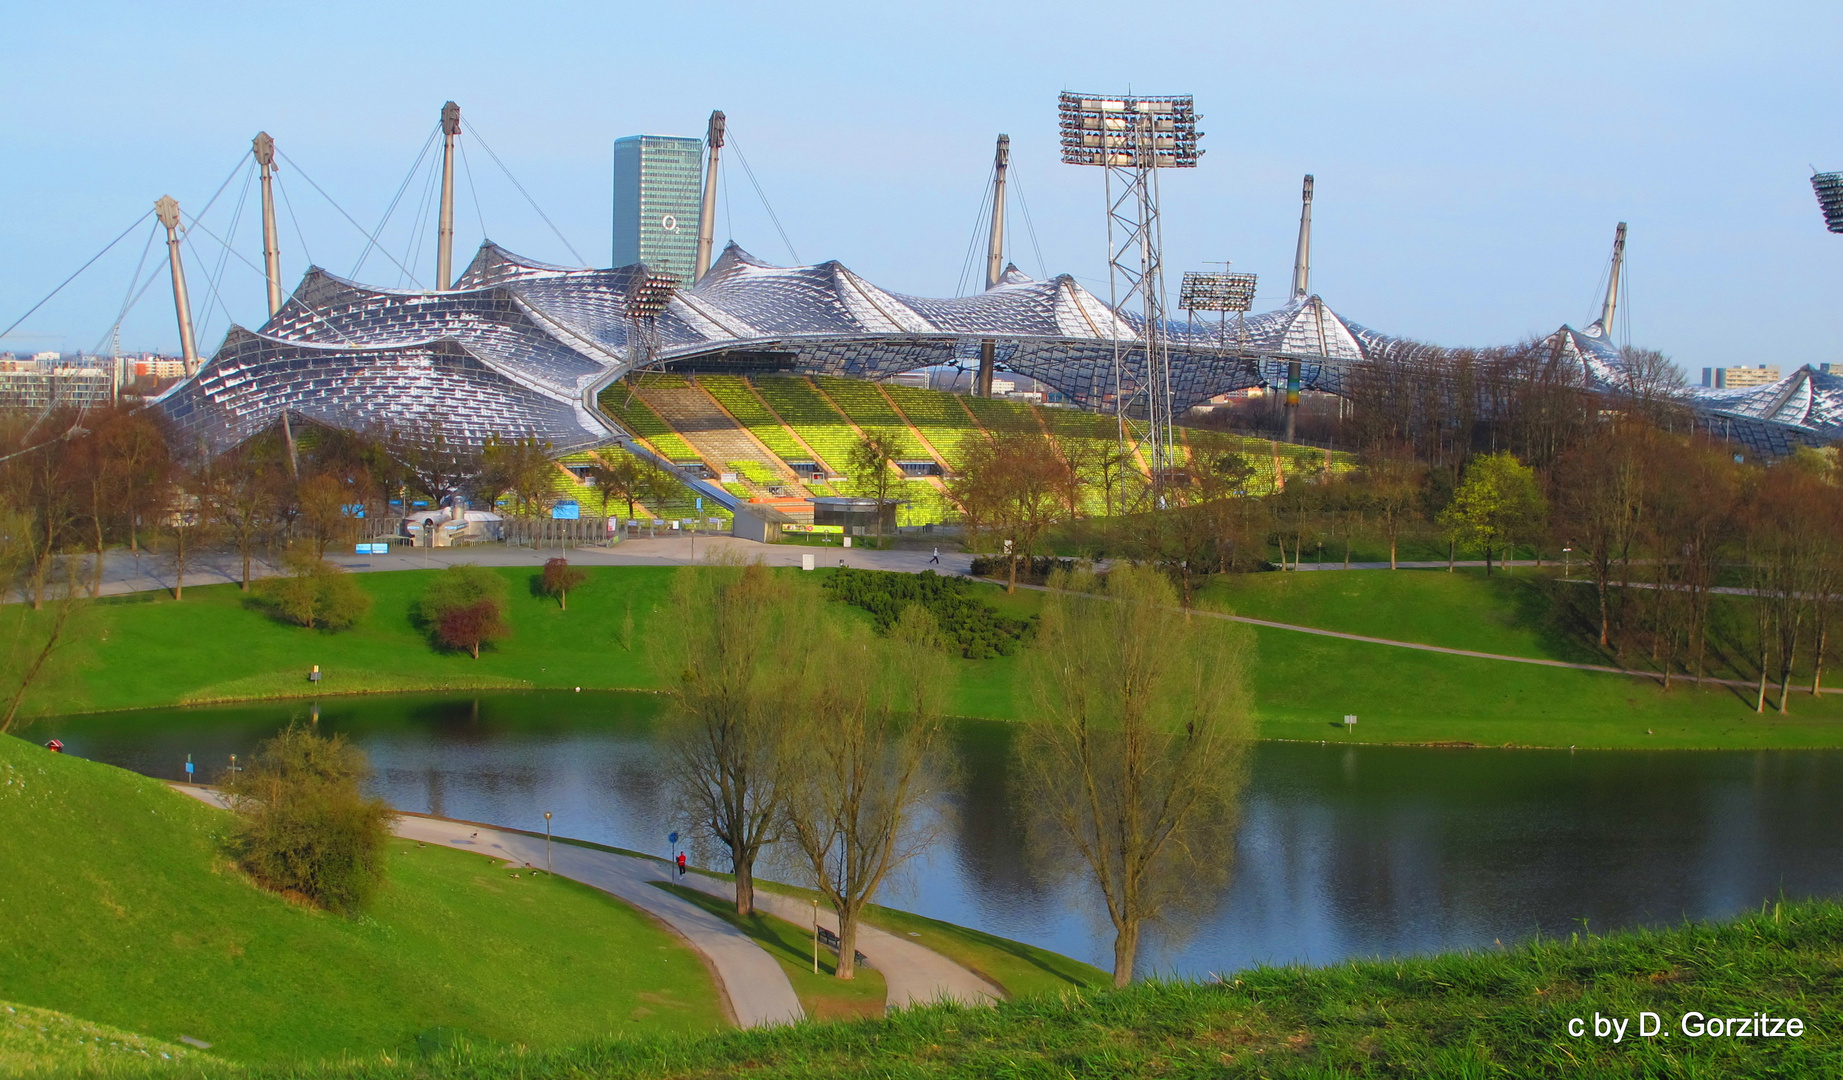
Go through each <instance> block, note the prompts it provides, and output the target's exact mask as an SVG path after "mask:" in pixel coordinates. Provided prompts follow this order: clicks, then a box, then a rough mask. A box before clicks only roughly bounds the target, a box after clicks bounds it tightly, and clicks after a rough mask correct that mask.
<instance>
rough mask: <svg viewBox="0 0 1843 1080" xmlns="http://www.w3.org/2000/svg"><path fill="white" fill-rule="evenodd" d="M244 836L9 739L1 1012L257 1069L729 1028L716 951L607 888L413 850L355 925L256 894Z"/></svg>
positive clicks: (208, 812) (174, 800) (178, 803)
mask: <svg viewBox="0 0 1843 1080" xmlns="http://www.w3.org/2000/svg"><path fill="white" fill-rule="evenodd" d="M228 822H229V818H228V815H227V814H226V813H225V812H224V811H222V810H217V809H214V808H212V807H208V806H205V805H203V804H202V803H199V802H196V801H194V800H192V799H189V798H187V797H185V796H182V795H179V794H178V793H176V792H174V791H172V790H171V789H169V788H167V787H165V786H164V785H162V784H160V783H158V782H156V781H153V780H149V779H146V778H144V777H141V776H137V775H135V774H133V773H129V772H125V771H123V770H120V769H114V768H111V767H109V766H106V765H99V764H96V763H93V762H88V761H83V760H80V759H77V758H69V757H63V756H60V755H54V754H51V753H48V752H47V751H45V750H43V749H41V748H39V747H37V746H34V745H32V744H30V743H26V742H24V741H21V740H19V739H14V738H8V737H0V867H4V868H5V873H6V886H5V887H4V888H3V889H0V999H3V1000H5V1001H8V1002H14V1003H23V1004H28V1005H32V1006H35V1007H40V1008H46V1009H52V1010H56V1011H59V1012H62V1013H66V1014H69V1015H70V1016H72V1017H79V1018H81V1019H82V1020H84V1021H86V1022H93V1023H98V1024H104V1025H109V1026H112V1027H115V1028H120V1029H123V1030H125V1031H130V1032H136V1033H139V1034H141V1035H144V1036H148V1037H151V1038H154V1039H159V1040H162V1041H164V1042H168V1043H171V1042H177V1041H179V1040H180V1038H181V1037H182V1036H185V1037H190V1038H193V1039H197V1040H200V1041H203V1042H207V1043H210V1044H212V1050H211V1053H212V1054H213V1055H221V1056H222V1057H225V1058H227V1059H231V1060H236V1061H300V1060H310V1059H315V1058H326V1057H337V1056H343V1055H357V1056H363V1057H375V1056H377V1055H379V1054H390V1055H395V1054H401V1053H405V1052H410V1053H414V1052H415V1051H416V1050H417V1048H418V1046H419V1042H420V1044H429V1043H431V1042H445V1041H449V1040H451V1039H453V1038H455V1037H457V1036H458V1037H465V1038H467V1039H471V1040H474V1041H479V1042H485V1043H497V1044H505V1045H515V1044H516V1045H525V1046H558V1045H564V1044H569V1043H576V1042H580V1041H582V1040H583V1039H584V1038H589V1037H594V1036H595V1035H599V1034H606V1035H633V1034H639V1033H646V1032H698V1031H709V1030H712V1029H715V1028H718V1027H721V1026H722V1025H723V1018H722V1014H721V1005H720V1002H719V998H718V994H717V992H716V987H715V985H714V984H713V982H712V980H711V977H710V976H709V974H708V973H707V972H706V970H705V968H704V966H703V964H702V963H701V962H700V961H699V959H698V957H697V956H696V955H695V954H694V953H693V952H692V951H691V950H690V949H689V948H688V947H686V946H685V945H684V944H683V943H682V942H681V941H680V940H679V939H678V938H677V937H675V936H674V935H672V934H670V933H669V932H668V931H666V930H664V929H663V928H661V927H660V926H658V925H657V924H656V923H654V922H653V921H652V920H651V919H650V918H649V917H647V916H645V915H643V914H642V913H640V912H639V911H637V910H636V909H634V908H632V907H630V906H628V905H626V904H624V903H622V902H620V901H618V900H615V899H614V898H612V897H609V896H608V895H606V894H604V893H601V892H597V891H595V890H593V889H590V888H588V887H586V886H583V885H580V884H577V883H575V882H571V881H566V880H563V879H560V878H551V877H548V876H541V875H539V876H534V875H532V874H530V873H529V872H525V873H522V874H520V875H519V876H516V877H515V876H513V872H512V871H510V870H504V869H501V868H500V867H499V866H498V864H496V863H494V862H493V861H492V860H489V859H486V858H483V857H481V856H478V855H471V854H467V853H463V852H457V851H450V850H445V849H441V848H433V847H431V848H424V847H421V846H419V845H417V844H415V843H413V842H408V841H401V840H395V841H393V842H392V843H391V844H390V847H389V860H390V866H389V874H390V876H389V881H388V884H387V885H386V887H385V888H384V890H383V891H382V892H381V894H380V895H379V897H378V899H377V902H376V904H375V905H374V907H373V908H372V910H371V911H370V912H368V913H367V914H365V915H363V916H361V917H358V918H355V919H348V918H342V917H338V916H333V915H329V914H326V913H323V912H320V911H316V910H312V909H308V908H305V907H302V906H300V905H297V904H294V903H291V902H289V901H288V900H285V899H283V898H281V897H278V896H275V895H273V894H270V893H268V892H264V891H262V890H260V889H257V888H256V887H255V886H254V885H252V884H251V883H250V882H249V881H248V879H247V878H246V877H245V876H244V875H243V874H242V873H240V872H239V871H238V870H237V869H236V868H235V867H234V866H233V865H232V864H230V863H229V862H228V861H227V860H226V859H225V858H224V856H223V855H222V854H221V843H220V840H221V837H222V836H223V834H224V832H225V829H226V826H227V824H228Z"/></svg>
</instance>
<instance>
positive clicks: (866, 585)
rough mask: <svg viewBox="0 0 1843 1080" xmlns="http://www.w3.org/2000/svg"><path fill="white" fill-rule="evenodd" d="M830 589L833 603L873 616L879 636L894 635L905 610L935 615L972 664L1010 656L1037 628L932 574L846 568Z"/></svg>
mask: <svg viewBox="0 0 1843 1080" xmlns="http://www.w3.org/2000/svg"><path fill="white" fill-rule="evenodd" d="M825 588H826V591H827V592H829V593H831V594H832V598H833V599H835V600H840V601H843V602H844V603H847V604H851V605H852V606H854V607H860V608H863V609H864V610H865V611H868V612H870V614H871V617H872V618H873V619H874V620H875V622H876V626H877V632H878V633H884V634H887V633H889V631H890V628H891V627H893V626H895V625H896V623H897V621H898V620H900V619H901V618H902V612H903V610H904V609H905V608H907V607H908V606H909V605H911V604H920V605H921V606H922V607H924V608H927V609H928V613H929V614H931V615H933V616H934V621H935V623H936V624H937V625H938V626H939V627H940V632H941V636H942V637H943V638H945V639H946V640H947V642H948V643H949V647H950V648H952V649H953V650H954V651H956V652H958V653H959V654H960V655H961V656H964V657H966V658H967V659H969V660H985V659H990V658H991V657H994V656H1009V655H1010V654H1011V652H1012V650H1013V649H1015V648H1016V647H1017V643H1018V642H1019V641H1021V640H1023V638H1024V635H1025V634H1027V633H1029V632H1030V629H1031V627H1032V626H1033V625H1034V624H1035V621H1034V620H1031V619H1014V618H1011V617H1010V616H1007V615H1003V614H1000V612H999V611H998V609H997V608H995V607H993V606H992V605H991V604H989V603H987V602H986V601H985V600H983V599H981V598H980V597H978V596H975V595H973V593H972V585H971V584H970V583H968V582H966V581H963V580H961V579H960V578H950V577H941V576H940V575H938V574H936V573H935V572H934V571H932V570H923V571H922V572H921V573H919V574H897V573H890V572H887V571H881V570H852V569H842V570H839V571H838V572H837V573H835V574H833V575H832V576H830V577H829V578H827V579H826V583H825Z"/></svg>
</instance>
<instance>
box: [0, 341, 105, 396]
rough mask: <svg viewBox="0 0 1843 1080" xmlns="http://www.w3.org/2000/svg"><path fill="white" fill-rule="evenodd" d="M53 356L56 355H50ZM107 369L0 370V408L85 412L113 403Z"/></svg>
mask: <svg viewBox="0 0 1843 1080" xmlns="http://www.w3.org/2000/svg"><path fill="white" fill-rule="evenodd" d="M53 355H56V354H53ZM115 376H116V373H115V370H114V369H113V368H111V367H95V366H87V365H86V366H82V367H79V366H76V365H63V364H59V365H57V366H54V367H45V366H41V365H37V364H34V365H33V366H31V367H30V368H21V369H18V370H0V409H47V408H73V409H89V408H96V407H98V406H102V405H108V404H110V403H111V402H113V401H114V400H115V395H116V390H117V388H118V387H119V385H120V384H119V383H118V382H117V381H116V378H115Z"/></svg>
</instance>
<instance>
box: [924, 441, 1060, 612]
mask: <svg viewBox="0 0 1843 1080" xmlns="http://www.w3.org/2000/svg"><path fill="white" fill-rule="evenodd" d="M1067 469H1068V463H1067V462H1065V461H1064V460H1063V459H1062V457H1061V456H1060V455H1058V454H1057V453H1056V451H1055V448H1054V447H1052V446H1051V445H1050V442H1049V439H1048V438H1047V437H1046V436H1044V435H1043V434H1042V433H1041V432H1032V431H1007V432H998V433H995V434H994V435H993V436H992V437H991V438H989V439H972V440H968V443H967V446H966V448H965V451H964V453H963V457H962V461H961V465H960V475H959V476H957V477H955V478H954V479H953V480H952V481H951V482H949V484H948V485H947V490H948V493H949V494H951V495H952V496H953V498H954V501H955V502H958V503H959V504H960V507H961V510H962V512H963V514H964V516H965V517H966V520H967V522H968V525H969V527H970V528H971V529H972V531H974V532H977V531H978V530H981V529H989V530H990V531H992V532H993V533H995V534H996V535H997V537H998V538H999V539H1000V540H1001V541H1003V542H1004V551H1005V554H1006V555H1007V557H1008V561H1009V562H1010V574H1009V578H1008V580H1007V582H1006V585H1005V591H1006V592H1015V591H1016V590H1017V564H1018V560H1019V559H1020V558H1028V557H1029V556H1031V555H1033V554H1035V551H1036V545H1037V542H1038V540H1040V539H1041V538H1042V536H1043V534H1044V532H1046V531H1047V530H1048V529H1049V527H1050V526H1051V525H1053V524H1055V522H1056V521H1057V519H1058V518H1059V517H1060V516H1061V513H1062V507H1063V502H1062V492H1063V490H1064V489H1065V487H1066V486H1067V484H1066V477H1065V475H1064V474H1065V472H1066V470H1067Z"/></svg>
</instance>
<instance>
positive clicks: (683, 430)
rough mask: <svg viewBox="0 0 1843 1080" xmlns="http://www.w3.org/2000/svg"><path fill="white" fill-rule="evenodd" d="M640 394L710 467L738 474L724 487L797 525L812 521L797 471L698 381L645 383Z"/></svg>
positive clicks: (811, 510)
mask: <svg viewBox="0 0 1843 1080" xmlns="http://www.w3.org/2000/svg"><path fill="white" fill-rule="evenodd" d="M639 394H640V397H641V399H642V400H644V401H645V402H646V403H647V405H648V406H649V407H651V408H652V410H653V411H654V413H656V414H657V415H658V416H659V418H660V419H661V420H664V421H665V422H666V423H667V424H668V425H670V426H671V428H672V430H673V431H675V432H677V433H678V435H679V437H680V438H683V439H684V440H685V441H686V442H687V443H689V444H690V445H691V447H692V449H694V450H696V451H697V453H698V456H699V457H701V458H703V459H704V461H705V462H706V464H707V465H708V466H709V467H710V468H711V469H713V470H715V471H716V472H718V473H719V474H720V475H721V474H723V473H734V474H735V477H736V478H735V480H733V481H730V482H728V483H724V484H723V485H722V486H723V487H725V488H726V489H727V490H729V491H730V492H732V493H733V494H737V495H738V496H739V497H740V498H741V499H743V500H744V501H746V502H749V503H753V504H756V505H765V506H772V507H773V508H775V509H776V510H778V511H780V512H781V513H783V514H786V515H787V516H788V517H790V518H792V519H794V520H795V521H809V522H810V521H811V520H812V516H813V507H812V504H811V503H809V502H807V501H806V489H805V488H804V487H802V486H801V485H800V482H799V480H798V478H796V477H795V476H794V472H793V470H792V469H790V468H788V467H787V463H786V462H784V461H782V460H781V459H780V457H779V456H777V455H775V454H773V453H771V452H769V450H768V449H767V448H766V447H764V446H763V445H762V444H761V442H760V441H759V440H757V439H756V438H755V437H754V436H753V435H751V434H750V433H749V430H748V429H747V428H745V427H743V426H742V425H741V424H739V423H737V422H736V420H735V418H734V417H732V416H730V414H729V413H728V412H725V411H724V409H723V407H722V406H721V405H719V404H717V401H716V399H715V398H713V397H711V396H710V395H709V394H708V393H706V392H705V391H704V390H703V389H702V388H700V387H698V386H697V385H696V384H694V383H684V384H682V385H678V386H671V385H665V386H660V385H652V384H648V383H646V382H642V383H641V385H640V387H639ZM732 485H733V486H732ZM738 488H740V489H741V491H740V492H739V491H737V489H738ZM777 488H778V489H779V490H778V491H776V490H775V489H777Z"/></svg>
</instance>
